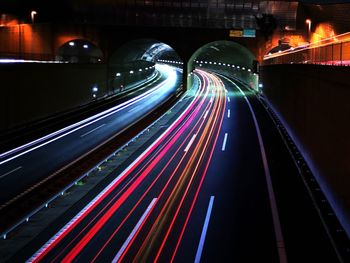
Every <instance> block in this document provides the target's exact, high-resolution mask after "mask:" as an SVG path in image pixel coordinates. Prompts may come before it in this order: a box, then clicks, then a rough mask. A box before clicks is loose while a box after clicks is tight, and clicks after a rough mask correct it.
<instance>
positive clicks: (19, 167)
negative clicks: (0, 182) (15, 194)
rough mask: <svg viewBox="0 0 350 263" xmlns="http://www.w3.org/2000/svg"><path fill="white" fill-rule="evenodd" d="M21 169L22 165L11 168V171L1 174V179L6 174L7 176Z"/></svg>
mask: <svg viewBox="0 0 350 263" xmlns="http://www.w3.org/2000/svg"><path fill="white" fill-rule="evenodd" d="M19 169H22V166H18V167H17V168H15V169H13V170H11V171H9V172H7V173H5V174H3V175H1V176H0V179H2V178H4V177H5V176H7V175H9V174H12V173H14V172H16V171H18V170H19Z"/></svg>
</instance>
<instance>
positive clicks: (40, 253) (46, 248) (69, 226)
mask: <svg viewBox="0 0 350 263" xmlns="http://www.w3.org/2000/svg"><path fill="white" fill-rule="evenodd" d="M199 94H200V90H199V89H198V90H197V92H196V94H195V96H194V97H191V100H192V101H191V102H190V104H189V105H188V106H187V107H186V109H185V110H184V111H183V112H182V113H181V114H180V116H179V117H178V118H177V119H176V120H175V121H174V122H173V123H172V124H171V125H170V126H169V128H168V129H167V130H165V131H164V132H163V133H162V134H161V135H160V136H159V137H158V138H157V139H156V140H155V141H154V142H153V143H152V144H151V145H150V146H148V148H147V149H146V150H145V151H144V152H143V153H141V154H140V155H139V156H138V157H137V158H136V159H135V160H134V161H133V162H132V163H131V164H130V165H129V166H128V167H127V168H125V169H124V170H123V171H122V172H121V173H120V174H119V175H118V177H117V178H115V179H114V180H113V181H112V182H111V183H110V184H109V185H108V186H107V187H106V188H105V189H104V190H103V191H102V192H100V193H99V194H98V195H97V196H96V197H95V198H94V199H93V200H92V201H91V202H90V203H88V204H87V205H86V206H85V207H84V208H83V209H82V210H81V211H80V212H79V213H78V214H77V215H76V216H75V217H74V218H73V219H71V220H70V221H69V222H68V223H67V224H66V225H65V226H63V227H62V228H61V229H60V230H59V231H58V232H57V233H56V234H55V235H54V236H53V237H52V238H51V239H50V240H49V241H47V242H46V243H45V244H44V246H42V247H41V248H40V249H39V250H38V251H37V252H36V253H35V254H34V255H33V256H32V257H31V258H30V259H29V260H28V263H31V262H34V261H35V260H41V258H42V257H44V256H45V255H46V253H48V251H50V250H51V247H52V246H53V245H54V243H55V242H59V239H60V237H61V236H62V235H63V234H64V233H65V232H66V231H68V233H69V232H70V231H71V229H72V227H73V225H74V224H78V221H79V220H80V219H81V217H82V216H83V215H84V214H85V213H89V212H90V210H91V209H92V208H93V206H94V205H96V203H97V202H98V201H99V200H100V199H102V198H104V196H106V195H107V194H108V192H110V191H112V189H114V186H115V185H116V184H119V182H120V181H121V180H123V179H124V177H125V175H126V174H127V172H128V171H129V170H130V169H131V168H132V167H133V166H135V165H136V164H137V163H138V162H139V161H140V160H142V159H143V158H144V156H146V154H147V153H148V152H149V151H150V150H151V149H153V148H154V147H156V145H157V144H158V143H159V142H161V141H162V139H163V138H165V137H166V136H167V134H168V133H170V131H171V130H172V129H173V128H174V127H175V126H176V125H177V124H178V123H180V122H181V121H182V120H183V119H184V118H185V117H184V116H185V115H186V114H187V113H188V112H190V110H191V109H192V107H193V105H194V102H195V100H196V98H197V97H198V96H199ZM175 105H176V104H175ZM173 107H174V106H173ZM131 125H132V124H131ZM127 128H128V127H127ZM125 130H126V129H125ZM1 208H2V207H0V209H1Z"/></svg>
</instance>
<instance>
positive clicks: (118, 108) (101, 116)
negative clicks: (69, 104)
mask: <svg viewBox="0 0 350 263" xmlns="http://www.w3.org/2000/svg"><path fill="white" fill-rule="evenodd" d="M174 74H175V73H174ZM173 80H174V76H173V75H172V76H171V77H169V75H168V78H167V79H166V80H165V81H163V82H161V83H160V84H158V85H157V86H155V87H154V88H152V89H150V90H148V91H146V92H145V93H143V94H140V95H138V96H136V97H135V98H132V99H130V100H128V101H126V102H123V103H122V104H120V105H117V106H115V107H113V108H111V109H108V110H106V111H104V112H101V113H98V114H96V115H95V116H92V117H89V118H88V119H86V120H83V121H80V122H78V123H75V124H72V125H70V126H68V127H66V128H63V129H61V130H59V131H57V132H54V133H52V134H50V135H47V136H44V137H42V138H40V139H38V140H35V141H33V142H30V143H28V144H26V145H23V146H20V147H18V148H16V149H13V150H10V151H8V152H5V153H2V154H0V158H3V157H6V156H8V155H9V154H12V153H15V152H17V151H19V150H21V149H25V148H26V147H29V146H32V145H34V144H36V143H37V142H39V143H40V142H42V141H43V140H45V139H46V138H48V139H49V138H51V137H53V135H58V134H60V133H61V132H62V131H67V130H69V129H70V128H72V127H73V128H74V127H75V128H74V129H73V130H70V131H68V132H66V133H64V134H61V135H59V136H58V137H55V138H52V139H50V140H49V141H47V142H44V143H42V144H39V145H37V146H34V147H33V148H30V149H28V150H25V151H24V152H21V153H19V154H17V155H15V156H12V157H10V158H8V159H6V160H4V161H1V162H0V165H1V164H4V163H7V162H9V161H11V160H13V159H16V158H18V157H20V156H22V155H24V154H27V153H29V152H32V151H34V150H36V149H38V148H40V147H43V146H45V145H47V144H49V143H51V142H54V141H56V140H58V139H60V138H62V137H64V136H67V135H69V134H71V133H73V132H75V131H77V130H80V129H82V128H84V127H86V126H88V125H91V124H93V123H95V122H97V121H99V120H101V119H104V118H106V117H108V116H110V115H112V114H114V113H116V112H119V111H121V110H123V109H125V108H127V107H129V106H130V105H132V104H135V103H137V102H138V101H141V100H143V99H145V98H146V97H148V96H150V95H152V93H155V92H156V91H157V90H158V89H160V88H162V87H164V86H166V85H168V84H169V83H172V82H173ZM90 120H92V121H91V122H89V123H86V122H87V121H90ZM84 123H85V124H84ZM80 124H83V125H82V126H78V125H80ZM76 126H78V127H76Z"/></svg>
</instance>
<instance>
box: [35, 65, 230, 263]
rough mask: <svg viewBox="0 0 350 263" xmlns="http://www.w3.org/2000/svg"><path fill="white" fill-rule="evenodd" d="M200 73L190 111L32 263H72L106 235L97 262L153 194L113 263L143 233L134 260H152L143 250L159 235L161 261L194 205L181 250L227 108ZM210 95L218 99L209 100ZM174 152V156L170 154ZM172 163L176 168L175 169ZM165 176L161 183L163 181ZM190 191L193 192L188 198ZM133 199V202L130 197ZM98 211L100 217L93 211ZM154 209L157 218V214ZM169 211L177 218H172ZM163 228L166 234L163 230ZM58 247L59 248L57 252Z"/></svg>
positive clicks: (217, 85) (220, 88)
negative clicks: (181, 220) (110, 226)
mask: <svg viewBox="0 0 350 263" xmlns="http://www.w3.org/2000/svg"><path fill="white" fill-rule="evenodd" d="M197 74H198V76H200V78H201V81H200V82H199V83H200V85H201V86H200V88H199V89H198V90H197V92H196V94H195V96H194V97H193V98H192V101H191V102H190V104H189V105H188V106H187V108H186V110H185V111H184V112H183V113H182V114H181V115H180V116H179V117H178V118H177V119H176V120H175V121H174V122H173V123H172V124H171V125H170V126H169V128H168V129H167V130H166V131H165V132H163V133H162V135H161V136H160V137H159V138H158V139H157V140H156V141H155V142H154V143H153V144H151V145H150V146H149V147H148V148H147V149H146V150H145V151H144V152H143V153H142V154H141V156H139V157H138V158H137V159H136V160H135V161H134V162H133V163H132V164H131V165H129V167H128V168H127V169H126V170H124V171H123V173H121V174H120V175H119V176H118V177H117V179H115V180H114V181H113V182H112V183H111V184H110V185H109V186H108V187H107V188H106V189H105V190H104V191H103V192H102V193H101V194H100V195H99V196H98V197H97V198H95V199H94V200H93V201H92V202H91V203H90V204H89V206H87V207H85V208H84V209H83V211H82V212H81V213H79V216H78V217H75V218H74V221H73V222H70V223H69V224H67V226H66V227H64V228H63V229H62V231H60V232H59V234H57V235H55V237H54V238H53V239H51V240H50V241H49V242H48V243H47V244H46V245H44V247H43V248H42V249H40V250H39V251H38V252H37V253H36V254H35V255H34V256H33V257H32V258H31V260H30V262H40V261H42V260H49V258H51V257H54V259H53V260H50V261H51V262H58V261H60V262H72V261H74V260H75V259H76V258H77V257H78V256H79V255H80V254H81V253H83V252H84V251H85V250H84V249H85V248H86V247H87V245H88V244H89V243H90V242H91V241H92V240H93V239H94V238H95V237H96V236H98V235H103V236H105V238H104V240H105V242H103V243H102V244H101V245H100V246H99V247H98V248H96V249H97V250H96V253H95V252H94V255H93V258H92V260H90V262H95V261H97V260H98V259H99V257H100V256H101V254H102V253H103V251H105V250H106V249H108V247H109V246H110V244H112V243H111V242H116V241H115V238H116V236H117V233H118V232H119V231H120V229H121V227H122V226H126V222H128V221H130V219H131V217H132V215H134V213H135V212H136V211H139V210H140V206H141V203H145V201H146V198H147V196H149V194H152V195H153V196H157V200H154V202H152V206H151V207H149V209H147V213H144V214H143V216H142V217H141V219H140V220H139V222H138V224H136V226H135V225H134V226H135V227H134V228H133V229H131V232H130V234H129V235H128V237H127V239H126V241H125V242H124V243H123V244H121V247H120V248H119V250H118V253H117V256H115V258H114V261H115V262H121V261H123V260H124V259H125V257H126V256H127V255H128V253H129V251H130V249H131V247H133V248H134V247H135V246H136V247H138V243H137V242H136V240H138V236H139V234H140V233H141V232H143V233H144V232H145V231H147V232H148V234H147V235H146V238H145V239H144V240H145V241H144V242H143V243H142V244H141V245H140V247H139V250H138V251H139V253H137V254H136V255H135V257H133V258H134V261H135V260H136V261H137V259H138V258H144V256H146V258H147V259H149V258H148V252H147V253H144V251H143V249H145V248H146V247H147V245H148V244H152V241H150V240H152V239H153V238H154V237H155V236H159V237H160V238H161V239H159V240H162V244H160V246H154V247H153V246H152V247H150V249H152V250H153V251H155V252H156V253H157V255H155V258H154V261H157V260H158V259H159V258H160V256H161V255H162V253H163V251H164V248H165V247H166V246H168V245H169V244H168V237H169V235H170V233H171V232H172V231H173V229H174V228H173V226H174V225H175V224H177V222H178V219H179V214H180V211H182V209H184V204H185V202H190V204H191V206H190V210H189V211H187V210H186V214H187V216H186V220H185V225H183V226H181V229H182V232H181V233H176V235H177V236H178V238H179V239H178V240H177V241H176V243H175V245H176V246H177V247H178V245H179V244H180V241H181V239H182V235H183V233H184V231H185V228H186V225H187V222H188V220H189V218H190V215H191V214H192V210H193V208H194V205H195V202H196V200H197V197H198V194H199V192H200V189H201V186H202V183H203V181H204V178H205V175H206V173H207V169H208V166H209V163H210V160H211V158H212V155H213V152H214V148H215V146H216V144H217V140H218V136H219V131H220V128H221V125H222V121H223V118H224V115H225V107H226V96H225V94H226V92H225V89H224V85H223V84H222V83H221V82H220V81H219V79H218V78H216V77H215V76H214V75H212V74H208V73H205V72H204V71H203V72H202V71H198V72H197ZM211 83H213V84H214V85H211ZM212 88H213V89H215V90H216V92H214V93H210V94H211V95H210V96H209V97H208V95H209V92H210V90H211V89H212ZM211 96H214V97H212V98H210V97H211ZM205 115H206V116H205ZM204 116H205V118H204ZM184 146H186V148H185V150H186V151H185V152H184V150H183V149H184V148H182V147H184ZM181 149H182V150H181ZM170 152H171V154H169V153H170ZM163 162H165V164H163ZM174 164H175V168H174V169H172V165H174ZM160 165H161V169H160V171H159V172H157V174H155V171H156V170H157V169H156V168H157V167H158V166H160ZM169 169H172V172H171V174H170V175H169V172H167V170H169ZM150 176H152V177H150ZM165 176H166V177H165ZM164 177H165V178H166V180H165V181H164V179H165V178H164ZM146 178H152V179H151V181H150V180H148V181H149V182H147V185H144V186H142V187H145V189H144V190H142V193H140V195H141V196H138V195H139V194H137V195H136V192H137V190H138V189H140V187H141V185H143V184H144V183H145V182H146ZM161 178H163V180H160V179H161ZM123 182H125V183H123ZM122 183H123V185H122ZM172 185H173V186H172ZM120 186H121V187H120ZM156 186H158V188H159V189H160V190H159V191H160V193H158V191H156V190H155V189H156V188H157V187H156ZM190 191H194V192H193V193H192V194H190ZM193 194H194V195H193ZM135 195H136V196H135ZM132 196H133V198H131V197H132ZM133 200H135V203H134V201H133ZM126 202H128V203H130V202H131V204H132V205H131V208H128V211H127V213H126V215H125V216H123V218H120V221H119V219H118V223H117V225H115V227H113V229H110V231H108V234H107V235H106V233H104V234H102V232H103V231H105V230H103V227H105V226H106V225H107V223H108V222H110V219H111V218H112V216H114V215H116V213H117V211H119V210H120V207H121V206H122V205H124V204H125V203H126ZM95 210H96V212H97V214H95V213H92V212H93V211H95ZM156 211H157V214H155V213H156ZM167 211H168V212H167ZM170 211H171V212H170ZM168 213H170V214H171V215H173V216H172V217H171V218H168V216H167V214H168ZM90 214H92V215H93V216H92V217H93V218H88V215H90ZM155 216H156V220H155V221H152V222H153V224H152V225H150V229H148V230H147V229H144V226H146V225H149V223H147V224H146V222H148V220H150V219H151V218H154V217H155ZM89 217H90V216H89ZM159 224H160V225H159ZM155 225H157V227H155ZM157 228H158V230H157ZM73 229H77V230H78V231H75V232H77V233H75V234H74V235H72V233H73V232H72V231H73ZM79 229H81V230H79ZM159 229H162V230H164V231H163V232H160V230H159ZM147 232H146V233H147ZM146 233H144V234H146ZM150 233H154V234H155V236H153V237H151V236H150V235H151V234H150ZM147 240H148V241H147ZM146 243H147V244H146ZM58 247H60V248H59V249H58V250H57V251H56V249H57V248H58ZM176 251H177V248H176ZM56 252H58V253H56ZM174 256H175V254H174V255H173V257H174ZM47 257H48V258H47Z"/></svg>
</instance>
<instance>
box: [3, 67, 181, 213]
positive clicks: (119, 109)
mask: <svg viewBox="0 0 350 263" xmlns="http://www.w3.org/2000/svg"><path fill="white" fill-rule="evenodd" d="M157 70H158V71H159V72H160V73H161V74H162V78H161V80H160V81H158V83H155V84H154V85H155V86H154V87H152V88H151V89H148V90H147V91H146V92H145V93H143V94H141V95H138V96H136V97H134V98H132V99H130V100H128V101H126V102H124V103H122V104H120V105H117V106H115V107H114V108H111V109H109V110H106V111H105V112H103V113H99V114H97V115H95V116H92V117H90V118H88V119H87V120H85V121H81V122H80V123H77V124H74V125H72V126H69V127H67V128H65V129H62V130H61V132H57V134H54V135H52V136H50V137H49V136H48V137H47V138H42V140H41V141H40V142H36V143H34V142H33V143H32V144H31V145H30V146H28V147H23V149H19V150H16V151H13V152H9V153H7V154H1V158H0V207H1V206H3V205H4V204H6V203H7V202H9V201H10V200H12V199H13V198H15V197H16V196H18V195H19V194H21V193H23V192H24V191H26V190H27V189H28V188H30V187H32V186H33V185H35V184H37V183H39V182H40V181H41V180H43V179H44V178H46V177H47V176H49V175H51V174H53V173H54V172H56V171H57V170H59V169H61V168H62V167H64V166H66V165H68V164H69V163H70V162H72V161H74V160H75V159H77V158H79V157H80V156H82V155H83V154H86V152H88V151H91V150H92V149H94V148H95V147H98V146H99V145H100V144H102V143H103V142H104V141H106V140H108V139H109V138H110V137H112V136H113V135H114V134H117V133H119V132H121V131H122V130H124V129H126V128H127V127H128V126H130V125H131V124H133V123H135V122H137V121H138V120H139V119H141V118H142V117H143V116H144V115H146V114H147V113H149V112H151V111H152V110H153V109H154V106H155V105H159V104H161V103H162V102H164V101H165V100H166V99H167V98H168V97H169V96H171V95H172V94H174V92H175V90H176V88H177V87H176V85H175V83H176V79H177V78H179V75H178V74H179V73H178V72H177V71H176V70H174V69H172V68H170V67H167V66H164V65H163V66H160V65H158V66H157Z"/></svg>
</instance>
